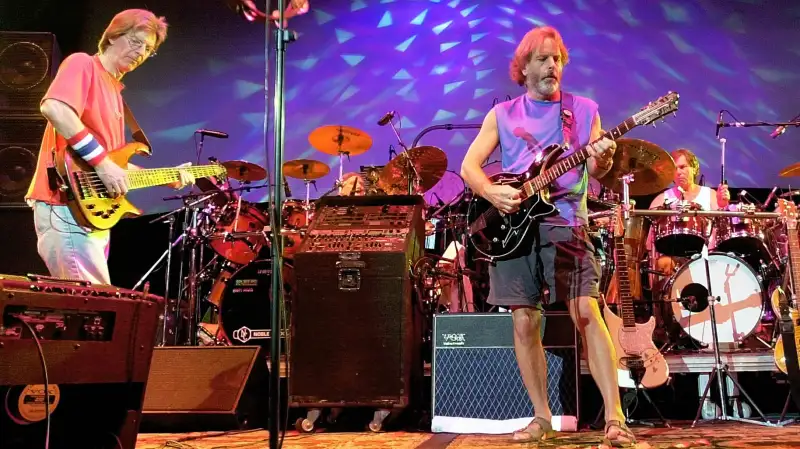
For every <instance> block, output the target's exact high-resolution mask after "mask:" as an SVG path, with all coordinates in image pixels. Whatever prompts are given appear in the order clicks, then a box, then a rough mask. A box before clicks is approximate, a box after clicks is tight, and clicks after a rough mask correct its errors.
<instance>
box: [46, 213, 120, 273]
mask: <svg viewBox="0 0 800 449" xmlns="http://www.w3.org/2000/svg"><path fill="white" fill-rule="evenodd" d="M32 203H33V204H32V207H33V221H34V226H35V227H36V237H37V238H38V244H37V249H38V251H39V256H41V258H42V260H44V263H45V264H46V265H47V269H48V270H49V271H50V276H53V277H58V278H62V279H77V280H82V281H89V282H92V283H95V284H111V278H110V276H109V274H108V244H109V241H110V237H111V232H110V231H108V230H105V231H96V230H92V229H89V228H85V227H82V226H79V225H78V223H76V222H75V218H74V217H73V216H72V212H70V210H69V208H68V207H67V206H53V205H50V204H47V203H44V202H41V201H33V202H32Z"/></svg>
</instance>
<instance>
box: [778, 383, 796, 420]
mask: <svg viewBox="0 0 800 449" xmlns="http://www.w3.org/2000/svg"><path fill="white" fill-rule="evenodd" d="M791 403H792V391H791V390H789V393H788V394H787V395H786V403H784V404H783V410H781V416H780V418H778V425H779V426H785V425H788V424H792V423H794V422H796V421H797V418H790V419H786V412H788V411H789V404H791Z"/></svg>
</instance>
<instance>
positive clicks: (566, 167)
mask: <svg viewBox="0 0 800 449" xmlns="http://www.w3.org/2000/svg"><path fill="white" fill-rule="evenodd" d="M635 127H636V119H635V117H629V118H628V119H627V120H625V121H624V122H622V123H620V124H619V125H617V126H616V127H614V129H612V130H610V131H606V132H605V133H604V134H603V135H602V136H601V137H600V138H599V139H597V140H595V142H597V141H599V140H602V139H603V138H608V139H611V140H616V139H619V138H620V137H622V136H624V135H625V134H626V133H627V132H628V131H630V130H632V129H633V128H635ZM587 159H589V149H588V145H586V146H584V147H582V148H581V149H580V150H578V151H576V152H575V153H573V154H571V155H569V156H567V157H565V158H564V159H561V160H559V161H558V162H556V163H555V164H553V166H552V167H550V168H548V169H547V170H545V171H544V172H542V173H541V174H539V176H537V177H535V178H533V179H531V180H530V181H528V182H526V183H525V184H524V185H523V186H522V191H523V192H524V196H525V197H526V198H527V197H528V196H532V195H535V194H536V193H537V192H539V191H540V190H543V189H544V188H545V187H547V186H548V185H549V184H550V183H551V182H553V181H555V180H556V179H558V178H559V177H560V176H561V175H563V174H564V173H566V172H568V171H570V170H572V169H573V168H575V167H577V166H578V165H579V164H581V163H582V162H584V161H586V160H587ZM523 199H524V198H523Z"/></svg>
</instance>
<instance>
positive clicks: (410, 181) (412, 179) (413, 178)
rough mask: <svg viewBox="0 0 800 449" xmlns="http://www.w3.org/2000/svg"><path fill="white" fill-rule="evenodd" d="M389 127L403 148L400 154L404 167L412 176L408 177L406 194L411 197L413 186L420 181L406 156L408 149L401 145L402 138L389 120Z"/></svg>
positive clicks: (414, 167)
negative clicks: (403, 159)
mask: <svg viewBox="0 0 800 449" xmlns="http://www.w3.org/2000/svg"><path fill="white" fill-rule="evenodd" d="M389 125H390V126H391V127H392V131H394V135H395V137H397V143H398V144H400V146H401V147H402V148H403V152H402V153H401V154H403V155H404V156H405V159H406V165H407V166H408V169H409V170H408V171H409V173H410V174H412V175H411V176H409V177H408V186H407V189H408V190H407V193H408V194H409V195H413V194H414V187H415V184H416V183H417V182H418V181H419V179H420V176H419V172H417V167H416V166H415V165H414V161H413V160H412V159H411V157H410V156H409V155H408V147H407V146H406V144H405V143H403V138H402V137H400V133H399V132H397V128H395V127H394V121H393V120H389Z"/></svg>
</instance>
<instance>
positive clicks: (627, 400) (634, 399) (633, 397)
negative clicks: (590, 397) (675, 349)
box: [594, 367, 672, 428]
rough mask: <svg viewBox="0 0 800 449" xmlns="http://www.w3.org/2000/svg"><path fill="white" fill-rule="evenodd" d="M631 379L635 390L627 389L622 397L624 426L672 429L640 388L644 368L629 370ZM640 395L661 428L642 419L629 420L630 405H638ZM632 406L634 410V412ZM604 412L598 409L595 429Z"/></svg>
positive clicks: (644, 390) (603, 408)
mask: <svg viewBox="0 0 800 449" xmlns="http://www.w3.org/2000/svg"><path fill="white" fill-rule="evenodd" d="M630 372H631V378H632V379H633V381H634V384H635V385H636V388H633V389H629V390H628V391H627V392H625V394H624V395H623V396H622V410H623V412H624V413H625V424H630V425H639V426H647V427H667V428H672V426H671V425H670V423H669V421H668V420H667V419H666V418H664V415H663V414H662V413H661V409H659V408H658V406H657V405H656V403H655V402H653V399H652V398H651V397H650V395H649V394H647V390H646V389H644V388H641V385H642V384H641V382H642V377H643V376H644V372H645V370H644V367H642V368H631V369H630ZM640 392H641V393H642V395H643V396H644V398H645V400H646V401H647V402H648V403H649V404H650V405H651V406H652V407H653V410H655V412H656V414H657V415H658V419H659V420H660V421H661V426H657V425H656V424H655V423H653V422H651V421H646V420H642V419H633V418H631V414H632V413H633V410H631V405H632V404H638V402H639V393H640ZM635 408H636V407H635V406H634V410H635ZM604 410H605V406H601V407H600V411H599V412H598V413H597V417H596V418H595V419H594V423H595V427H597V423H598V422H599V421H600V418H601V417H602V416H603V411H604Z"/></svg>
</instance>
